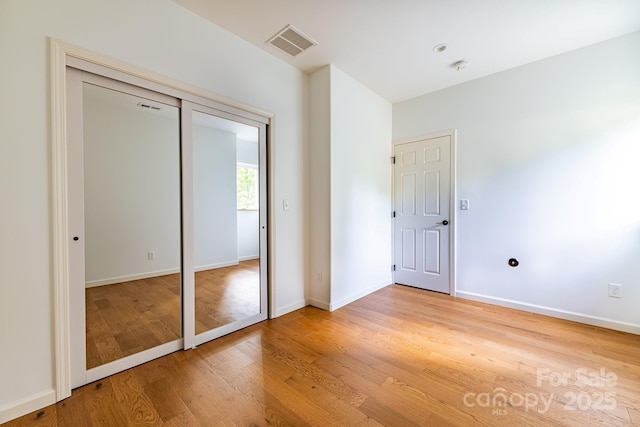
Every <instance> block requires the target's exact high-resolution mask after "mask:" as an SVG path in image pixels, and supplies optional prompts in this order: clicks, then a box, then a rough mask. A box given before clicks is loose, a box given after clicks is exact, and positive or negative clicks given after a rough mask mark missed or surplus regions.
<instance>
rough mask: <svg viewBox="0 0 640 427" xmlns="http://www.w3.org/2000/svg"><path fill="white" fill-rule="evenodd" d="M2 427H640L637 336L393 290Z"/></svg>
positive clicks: (276, 322) (148, 367) (134, 375)
mask: <svg viewBox="0 0 640 427" xmlns="http://www.w3.org/2000/svg"><path fill="white" fill-rule="evenodd" d="M8 425H9V426H32V425H47V426H97V425H101V426H127V425H150V426H162V425H166V426H266V425H277V426H322V427H326V426H365V425H366V426H380V425H383V426H402V427H407V426H476V425H480V426H482V425H484V426H560V425H563V426H618V425H619V426H630V425H640V336H638V335H632V334H627V333H622V332H617V331H612V330H607V329H602V328H597V327H593V326H588V325H583V324H578V323H572V322H569V321H564V320H558V319H553V318H550V317H545V316H540V315H535V314H531V313H525V312H520V311H516V310H511V309H506V308H501V307H496V306H491V305H486V304H482V303H477V302H472V301H468V300H463V299H456V298H453V297H450V296H447V295H442V294H437V293H431V292H426V291H421V290H417V289H414V288H409V287H405V286H400V285H393V286H389V287H387V288H384V289H382V290H380V291H378V292H376V293H374V294H372V295H369V296H367V297H365V298H363V299H361V300H359V301H356V302H354V303H352V304H350V305H348V306H346V307H343V308H341V309H339V310H337V311H335V312H332V313H329V312H326V311H321V310H318V309H315V308H312V307H306V308H303V309H301V310H298V311H296V312H293V313H290V314H287V315H285V316H281V317H279V318H277V319H273V320H268V321H265V322H262V323H259V324H256V325H254V326H251V327H249V328H246V329H243V330H241V331H239V332H236V333H233V334H230V335H227V336H225V337H222V338H219V339H217V340H215V341H212V342H209V343H207V344H205V345H202V346H200V347H198V348H196V349H194V350H189V351H180V352H176V353H173V354H170V355H168V356H165V357H162V358H160V359H157V360H155V361H152V362H149V363H146V364H144V365H142V366H138V367H136V368H133V369H130V370H128V371H125V372H122V373H120V374H117V375H114V376H112V377H109V378H106V379H104V380H101V381H99V382H96V383H92V384H89V385H87V386H85V387H82V388H80V389H78V390H75V391H74V392H73V395H72V397H70V398H69V399H67V400H65V401H62V402H59V403H58V404H56V405H52V406H49V407H47V408H45V409H43V410H42V411H39V412H36V413H33V414H30V415H27V416H25V417H22V418H20V419H18V420H15V421H13V422H10V423H9V424H8Z"/></svg>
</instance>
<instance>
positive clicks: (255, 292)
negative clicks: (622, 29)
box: [191, 106, 267, 343]
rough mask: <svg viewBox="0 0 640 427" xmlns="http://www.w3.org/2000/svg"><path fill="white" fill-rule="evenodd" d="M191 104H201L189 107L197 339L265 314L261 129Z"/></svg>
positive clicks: (198, 340)
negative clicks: (190, 109) (191, 147)
mask: <svg viewBox="0 0 640 427" xmlns="http://www.w3.org/2000/svg"><path fill="white" fill-rule="evenodd" d="M194 108H196V109H198V110H200V111H198V110H195V111H193V113H192V128H191V129H192V132H191V136H192V137H191V140H192V143H193V163H192V166H193V174H192V175H193V248H194V253H193V270H194V286H195V313H194V315H195V333H196V336H197V337H196V343H200V342H204V341H208V340H209V339H212V338H215V337H217V336H220V335H224V334H226V333H229V332H230V331H232V330H236V329H239V328H241V327H244V326H247V325H249V324H252V323H255V322H256V321H259V320H263V319H266V317H267V311H266V289H267V288H266V250H265V249H264V248H261V242H262V243H264V242H265V240H266V232H265V233H262V232H261V230H264V229H266V227H264V223H263V222H262V221H265V220H266V214H265V215H262V216H261V211H262V212H266V206H265V203H266V195H265V193H266V185H264V184H265V182H264V180H265V178H264V177H263V176H266V174H264V173H261V172H264V165H263V166H262V168H261V149H260V148H261V144H262V146H263V147H264V146H265V141H264V137H265V129H264V125H260V124H259V123H254V122H252V121H248V120H241V119H239V118H235V117H233V119H230V118H225V117H222V116H223V115H221V114H220V112H216V111H214V110H210V109H206V108H203V107H202V106H195V107H194ZM262 154H263V156H264V150H263V153H262ZM263 162H264V159H263ZM261 195H262V196H264V197H262V198H263V200H261Z"/></svg>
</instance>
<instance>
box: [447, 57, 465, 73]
mask: <svg viewBox="0 0 640 427" xmlns="http://www.w3.org/2000/svg"><path fill="white" fill-rule="evenodd" d="M468 64H469V63H468V62H467V61H465V60H464V59H461V60H460V61H457V62H454V63H453V64H451V66H452V67H453V68H455V69H456V71H460V70H464V69H465V68H467V65H468Z"/></svg>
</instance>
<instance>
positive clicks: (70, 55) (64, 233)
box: [50, 39, 275, 401]
mask: <svg viewBox="0 0 640 427" xmlns="http://www.w3.org/2000/svg"><path fill="white" fill-rule="evenodd" d="M50 48H51V55H50V60H51V141H52V167H51V170H52V178H51V179H52V185H51V191H52V217H53V221H52V222H53V233H52V246H53V256H52V265H53V295H54V307H53V308H54V328H53V331H54V351H55V392H56V401H60V400H63V399H65V398H66V397H69V396H70V395H71V389H72V376H73V374H72V371H73V365H74V364H75V362H72V353H73V352H74V351H77V348H76V347H77V346H78V345H77V344H76V343H75V342H74V340H72V327H71V324H72V323H74V322H75V320H76V319H74V318H73V316H72V312H71V311H72V310H71V309H72V306H74V305H75V304H77V303H78V301H77V300H78V296H77V295H75V296H74V295H73V292H72V287H71V282H72V279H73V276H74V272H73V271H72V270H73V266H72V265H71V264H72V262H71V261H72V258H73V256H72V255H73V254H72V251H73V247H72V246H73V245H72V242H71V240H72V238H73V231H72V230H71V220H72V217H73V212H72V211H74V204H73V202H72V201H71V200H70V195H69V193H70V192H72V191H74V185H75V186H77V185H78V184H77V183H74V182H72V181H71V179H70V177H71V176H72V175H73V172H72V171H71V170H70V165H69V162H70V161H73V159H72V158H68V157H67V155H68V154H70V151H71V150H72V149H73V143H72V142H71V139H73V137H74V136H73V134H74V129H71V128H69V127H68V123H67V115H68V114H69V113H70V114H73V112H72V111H69V109H70V108H71V109H72V107H71V105H70V102H69V99H68V98H69V94H68V93H67V89H68V88H67V81H66V80H67V73H68V72H69V70H71V69H72V68H77V69H79V70H82V71H87V72H90V73H95V74H98V75H102V76H105V77H108V78H112V79H115V80H118V81H121V82H124V83H128V84H130V85H134V86H138V87H140V88H143V89H148V90H152V91H157V92H158V93H162V94H165V95H168V96H170V97H174V98H177V99H180V100H182V101H183V102H185V101H189V102H194V105H195V104H203V105H207V106H210V107H211V108H214V109H216V110H218V111H220V112H224V113H228V114H231V115H232V116H234V117H235V118H239V117H243V118H248V119H250V120H254V121H255V122H257V123H260V127H261V136H260V138H261V141H264V142H265V147H266V149H265V151H263V152H261V154H260V157H261V160H260V161H261V164H262V165H264V173H263V175H262V176H263V179H261V185H265V186H266V187H265V189H266V188H268V191H269V194H273V186H274V180H273V174H274V172H273V170H271V169H269V168H268V163H267V162H268V158H269V157H270V155H269V154H268V151H269V150H272V149H273V148H272V147H270V145H269V144H267V143H266V142H267V135H270V133H271V132H272V129H271V128H270V125H271V122H272V120H273V114H271V113H268V112H265V111H263V110H259V109H255V108H253V107H251V106H248V105H245V104H241V103H237V102H235V101H232V100H229V99H226V98H222V97H219V96H217V95H215V94H212V93H209V92H207V91H206V90H204V89H200V88H198V87H194V86H191V85H188V84H185V83H183V82H180V81H177V80H174V79H171V78H168V77H165V76H163V75H160V74H157V73H154V72H151V71H149V70H146V69H142V68H139V67H136V66H133V65H130V64H127V63H125V62H122V61H119V60H117V59H113V58H110V57H107V56H105V55H102V54H98V53H95V52H91V51H88V50H86V49H83V48H80V47H76V46H73V45H70V44H68V43H65V42H62V41H59V40H56V39H50ZM70 90H73V89H70ZM76 137H77V135H76ZM70 155H71V156H73V154H70ZM75 190H77V188H75ZM183 203H184V202H183ZM261 206H262V207H263V210H264V213H261V224H260V227H261V228H260V234H261V243H260V245H261V251H263V252H262V253H261V256H264V259H263V264H264V267H263V269H262V270H261V273H260V275H261V280H263V283H264V284H265V288H266V289H265V291H264V293H263V296H262V297H261V303H262V304H261V305H262V307H263V311H264V314H262V312H261V315H262V316H264V317H265V318H267V317H269V316H273V313H275V309H274V305H273V303H271V299H272V298H273V294H274V287H275V284H274V283H273V280H272V278H273V275H274V273H273V270H272V269H271V268H268V267H269V265H268V263H271V262H272V261H271V260H270V259H267V254H268V253H273V250H274V244H273V241H271V240H267V236H269V235H270V233H271V231H270V230H274V227H275V219H274V217H273V216H271V215H267V212H270V211H273V210H274V207H275V203H274V200H273V199H272V198H271V197H268V195H267V194H266V191H265V193H264V194H263V195H261ZM183 256H184V255H183ZM183 292H184V291H183ZM191 292H193V288H191ZM183 295H185V294H183ZM185 296H186V295H185ZM82 304H83V305H84V301H82ZM183 316H184V315H183ZM186 323H188V322H186ZM186 323H185V322H184V320H183V325H184V327H186V326H187V324H186ZM191 330H192V331H193V329H191ZM185 338H187V339H181V340H179V342H180V343H181V344H182V345H181V346H180V348H185V349H186V348H192V347H193V346H195V345H196V337H195V334H194V335H193V336H192V337H188V334H185ZM206 340H207V339H206V337H202V338H198V340H197V341H198V342H200V341H202V342H204V341H206ZM174 344H175V343H174ZM174 344H172V345H174ZM84 351H85V349H84V348H83V349H82V353H83V354H84ZM84 366H86V365H84ZM106 375H110V374H109V373H106V374H101V376H106ZM95 379H98V378H97V376H96V378H95Z"/></svg>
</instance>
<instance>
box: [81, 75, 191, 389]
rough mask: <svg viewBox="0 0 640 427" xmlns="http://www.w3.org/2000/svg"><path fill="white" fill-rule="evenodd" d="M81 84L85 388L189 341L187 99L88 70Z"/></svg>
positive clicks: (83, 373) (82, 281) (82, 374)
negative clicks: (184, 227)
mask: <svg viewBox="0 0 640 427" xmlns="http://www.w3.org/2000/svg"><path fill="white" fill-rule="evenodd" d="M79 80H81V83H79V81H78V80H76V81H74V82H73V85H75V87H76V88H77V90H78V91H79V92H81V93H79V94H77V95H78V96H77V97H76V100H77V101H79V103H80V106H79V107H78V108H76V110H75V111H76V112H77V113H78V114H79V116H80V117H78V119H80V118H81V120H78V125H79V126H80V128H81V134H80V133H79V132H78V133H77V141H75V142H76V149H77V150H75V153H77V154H81V155H77V156H75V157H74V159H75V162H74V164H73V165H72V166H73V170H74V172H75V173H74V174H73V175H72V177H71V178H72V179H73V180H74V181H75V182H76V183H77V184H79V188H81V189H82V192H77V193H76V194H74V196H75V197H76V200H77V208H78V209H77V211H78V213H81V214H82V217H80V215H78V222H76V223H74V224H73V227H74V233H75V234H74V237H73V241H72V243H71V244H72V245H73V246H75V247H76V248H77V249H78V251H79V250H83V254H82V255H83V258H84V263H75V264H74V268H75V270H77V271H78V274H79V275H80V274H83V276H84V277H82V279H83V280H78V282H77V284H78V286H82V287H83V288H82V289H78V291H79V292H82V294H83V295H84V304H83V305H84V316H83V320H84V322H82V323H83V326H84V327H83V329H84V331H82V332H84V342H85V351H84V356H85V357H84V360H82V359H81V357H80V356H78V359H79V360H76V363H77V366H74V368H77V370H78V372H79V373H78V381H77V382H76V385H80V384H82V383H83V382H86V381H90V380H91V379H93V378H99V377H102V376H104V375H105V373H106V374H110V373H111V372H117V371H118V370H121V368H122V367H123V366H128V365H129V364H132V363H133V364H136V363H139V362H140V361H144V360H146V359H147V358H153V357H157V356H158V355H161V354H165V353H168V352H170V351H175V350H176V349H178V348H181V339H182V325H181V323H182V300H181V294H182V285H181V275H180V267H181V227H180V216H181V200H180V176H181V175H180V111H179V108H178V101H177V100H176V99H174V98H171V97H167V96H164V95H161V94H157V93H154V92H151V91H146V90H142V89H141V88H137V87H134V86H130V85H126V84H124V83H121V82H116V81H112V80H109V79H105V78H101V77H99V76H94V75H91V74H88V73H82V75H81V77H80V78H79ZM81 223H83V226H81ZM80 270H84V272H83V273H82V272H80ZM74 327H75V328H77V329H80V328H81V326H80V325H75V326H74ZM78 333H81V331H78ZM145 352H146V355H145ZM82 368H84V369H82ZM83 371H84V372H83Z"/></svg>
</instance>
